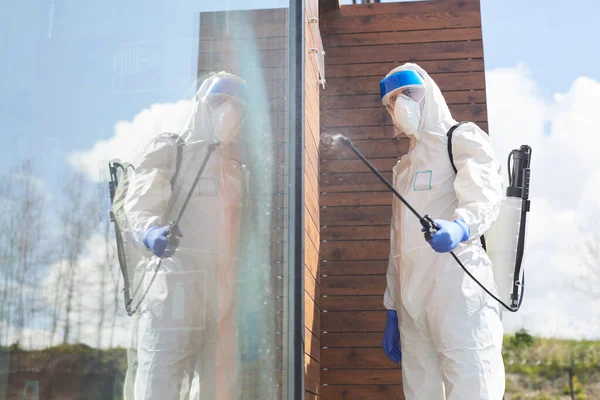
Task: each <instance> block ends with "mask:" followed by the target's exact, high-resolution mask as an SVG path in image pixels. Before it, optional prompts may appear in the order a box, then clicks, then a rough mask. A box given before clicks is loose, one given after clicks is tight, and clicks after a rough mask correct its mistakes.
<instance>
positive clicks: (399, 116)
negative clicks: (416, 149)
mask: <svg viewBox="0 0 600 400" xmlns="http://www.w3.org/2000/svg"><path fill="white" fill-rule="evenodd" d="M419 103H420V102H417V101H414V100H413V99H411V98H410V97H408V96H407V95H405V94H401V95H400V96H398V97H397V98H396V102H395V104H394V112H393V116H394V122H395V123H396V125H397V126H396V128H398V129H399V130H400V131H402V132H404V133H405V134H406V135H413V136H415V137H417V139H418V138H419V125H420V124H421V105H420V104H419Z"/></svg>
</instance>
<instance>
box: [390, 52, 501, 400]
mask: <svg viewBox="0 0 600 400" xmlns="http://www.w3.org/2000/svg"><path fill="white" fill-rule="evenodd" d="M381 97H382V102H383V105H384V106H386V107H387V109H388V111H389V112H390V114H391V116H392V119H393V121H394V125H395V126H396V128H397V129H398V130H399V131H400V132H404V133H405V134H406V135H408V137H409V138H410V143H411V146H410V150H409V152H408V154H406V155H405V156H403V157H402V158H401V159H400V161H399V162H398V164H397V165H396V166H395V167H394V187H395V188H396V190H397V191H398V192H399V193H401V194H402V195H403V196H404V197H405V198H406V200H407V201H408V202H409V203H411V204H418V205H419V207H420V211H421V212H422V213H423V214H429V215H433V216H437V217H439V218H440V219H436V220H435V222H436V224H437V226H438V228H439V230H438V231H437V232H436V233H435V235H434V236H433V239H432V240H431V241H430V242H429V243H428V242H426V241H425V240H424V238H423V234H422V233H421V224H420V222H419V220H418V219H417V218H414V217H413V216H412V215H409V212H408V211H407V209H406V207H405V206H404V205H403V204H402V203H400V201H398V200H396V199H394V205H393V214H392V239H391V249H390V260H389V261H390V262H389V266H388V271H387V290H386V292H385V297H384V303H385V307H386V308H387V310H388V311H387V316H388V321H387V324H386V327H385V333H384V338H383V347H384V351H385V353H386V355H387V356H388V357H389V358H390V359H391V360H393V361H394V362H396V363H398V362H400V360H402V379H403V383H404V394H405V396H406V398H407V399H427V400H429V399H431V400H438V399H439V400H442V399H448V400H463V399H479V400H483V399H490V400H500V399H502V395H503V393H504V364H503V361H502V353H501V350H502V324H501V321H500V315H499V313H500V310H499V305H498V303H497V302H496V301H495V300H493V299H492V298H491V297H489V296H488V295H487V294H486V293H485V292H484V291H483V290H482V289H481V288H479V286H478V285H477V284H476V283H475V282H474V281H473V280H472V279H471V278H469V277H468V276H467V274H465V273H464V272H463V270H462V269H461V268H460V267H459V266H458V265H457V264H456V262H455V261H454V260H453V259H452V257H450V255H449V254H440V253H447V252H450V251H453V250H455V251H456V255H457V256H458V257H459V258H460V260H461V261H462V263H463V264H464V265H465V266H466V267H467V269H469V270H470V271H471V273H472V274H473V275H474V276H475V277H476V278H477V280H479V281H480V282H481V283H482V284H483V285H484V286H485V287H489V288H494V287H495V283H494V277H493V273H492V265H491V262H490V258H489V257H488V255H487V254H486V251H485V250H484V248H483V247H482V244H481V241H480V237H481V235H482V234H483V233H484V232H485V231H487V230H488V229H489V228H490V227H491V225H492V224H493V223H494V221H495V220H496V218H497V217H498V214H499V211H500V204H501V200H502V183H501V182H502V181H501V176H500V174H499V168H498V164H497V162H496V160H495V157H494V153H493V151H492V147H491V144H490V140H489V138H488V136H487V135H486V134H485V133H484V132H483V131H482V130H481V129H479V128H478V127H477V126H476V125H475V124H471V123H469V124H463V125H460V126H459V127H457V128H456V131H455V132H454V137H453V140H452V154H453V160H454V164H455V166H456V169H457V172H456V173H455V172H454V170H453V168H452V164H451V162H450V157H449V154H448V139H447V132H448V131H449V130H450V129H451V128H452V127H453V126H456V121H455V120H454V119H453V118H452V115H451V114H450V110H449V108H448V106H447V105H446V101H445V100H444V97H443V96H442V93H441V91H440V89H439V88H438V86H437V85H436V83H435V82H434V81H433V79H431V77H430V76H429V75H428V74H427V73H426V72H425V71H424V70H423V69H421V68H420V67H418V66H417V65H415V64H405V65H403V66H401V67H398V68H396V69H394V70H392V71H391V72H390V73H389V74H388V75H387V76H386V78H385V79H383V80H382V82H381ZM400 343H402V350H400Z"/></svg>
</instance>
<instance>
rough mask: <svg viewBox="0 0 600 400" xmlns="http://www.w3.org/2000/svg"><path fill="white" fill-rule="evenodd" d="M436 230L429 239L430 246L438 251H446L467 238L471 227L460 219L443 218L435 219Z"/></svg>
mask: <svg viewBox="0 0 600 400" xmlns="http://www.w3.org/2000/svg"><path fill="white" fill-rule="evenodd" d="M433 222H435V223H436V225H437V227H438V229H439V230H438V231H437V232H436V233H435V235H433V238H432V239H431V240H430V241H429V244H430V245H431V248H433V250H435V251H437V252H438V253H448V252H450V251H452V250H454V249H455V248H456V246H458V245H459V243H461V242H464V241H465V240H468V239H469V236H470V235H471V229H470V228H469V226H468V225H467V223H466V222H465V221H463V220H462V219H455V220H454V221H446V220H443V219H435V220H433Z"/></svg>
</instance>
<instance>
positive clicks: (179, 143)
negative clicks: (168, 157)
mask: <svg viewBox="0 0 600 400" xmlns="http://www.w3.org/2000/svg"><path fill="white" fill-rule="evenodd" d="M171 137H172V138H173V139H175V140H176V141H177V156H176V157H177V158H176V161H175V173H174V174H173V177H172V178H171V187H172V186H173V185H174V184H175V181H176V179H177V175H179V168H180V167H181V158H182V155H183V145H184V144H185V141H184V140H183V139H182V138H181V136H179V135H178V134H176V133H174V134H172V135H171Z"/></svg>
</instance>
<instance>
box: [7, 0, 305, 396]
mask: <svg viewBox="0 0 600 400" xmlns="http://www.w3.org/2000/svg"><path fill="white" fill-rule="evenodd" d="M289 27H290V22H289V1H283V0H262V1H260V2H246V1H241V0H236V1H225V2H208V1H190V0H186V1H180V2H177V3H176V4H174V3H172V2H168V1H164V0H163V1H158V0H152V1H144V2H142V1H139V0H138V1H129V2H117V1H114V0H112V1H104V2H81V1H75V0H60V1H59V0H45V1H43V2H39V1H32V0H22V1H18V2H8V3H6V4H4V5H3V11H2V13H0V38H1V39H2V40H0V54H2V61H1V62H0V126H1V127H2V128H1V129H2V138H3V140H4V145H3V146H0V166H1V168H2V177H1V179H0V208H1V212H0V222H1V224H2V226H3V228H4V229H2V233H0V346H1V347H0V350H1V351H0V398H7V399H12V398H19V399H49V398H73V399H75V398H85V399H92V398H93V399H134V398H135V399H171V398H181V399H184V398H185V399H187V398H193V399H198V398H199V399H274V398H286V394H287V393H288V385H289V384H291V382H288V378H287V373H286V371H287V369H288V363H289V362H291V361H292V360H291V359H292V358H293V354H294V353H293V351H292V350H293V349H290V348H288V345H287V343H288V340H289V338H288V336H287V335H288V327H289V321H290V318H291V316H290V315H289V311H288V310H289V305H290V295H291V290H288V279H289V278H290V277H289V273H288V268H290V266H289V263H288V259H287V257H288V246H289V245H290V244H289V243H288V218H289V212H288V201H289V196H288V189H289V172H290V170H292V166H290V165H289V163H290V159H289V157H288V154H289V153H290V151H291V149H290V146H292V145H293V142H294V141H293V140H290V139H289V136H290V131H289V126H288V121H289V120H290V115H289V112H290V110H291V108H290V105H289V104H290V98H289V96H288V93H289V87H290V84H291V83H290V81H289V75H290V74H289V65H288V64H289V59H290V57H289V55H290V51H293V49H290V48H289V46H290V44H289V43H290V41H289ZM290 270H291V268H290Z"/></svg>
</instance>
